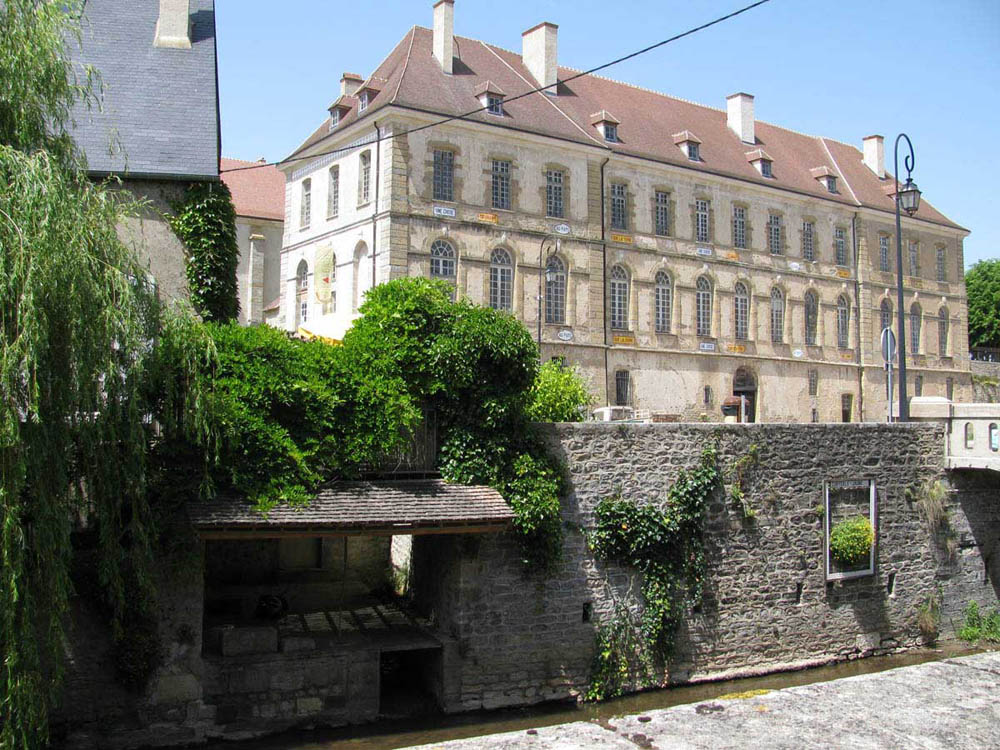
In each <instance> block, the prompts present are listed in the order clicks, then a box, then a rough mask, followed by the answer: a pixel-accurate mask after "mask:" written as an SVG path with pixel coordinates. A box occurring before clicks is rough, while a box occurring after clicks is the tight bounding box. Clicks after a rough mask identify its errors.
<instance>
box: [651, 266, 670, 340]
mask: <svg viewBox="0 0 1000 750" xmlns="http://www.w3.org/2000/svg"><path fill="white" fill-rule="evenodd" d="M672 302H673V289H672V288H671V286H670V277H669V276H668V275H667V274H666V273H665V272H663V271H660V272H659V273H657V274H656V289H655V303H654V310H653V312H654V317H655V319H656V320H655V324H656V332H657V333H670V312H671V307H672Z"/></svg>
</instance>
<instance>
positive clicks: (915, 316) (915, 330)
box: [910, 302, 923, 354]
mask: <svg viewBox="0 0 1000 750" xmlns="http://www.w3.org/2000/svg"><path fill="white" fill-rule="evenodd" d="M922 321H923V312H922V311H921V309H920V305H919V304H917V303H916V302H914V303H913V304H912V305H910V354H920V323H921V322H922Z"/></svg>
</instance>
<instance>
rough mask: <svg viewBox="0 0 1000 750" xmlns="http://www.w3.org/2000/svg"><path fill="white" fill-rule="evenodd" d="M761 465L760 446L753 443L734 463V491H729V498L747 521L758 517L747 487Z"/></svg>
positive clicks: (732, 477) (731, 475)
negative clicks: (748, 495) (754, 471)
mask: <svg viewBox="0 0 1000 750" xmlns="http://www.w3.org/2000/svg"><path fill="white" fill-rule="evenodd" d="M759 463H760V446H759V445H757V443H752V444H751V445H750V447H749V448H748V449H747V452H746V453H744V454H743V455H742V456H740V457H739V458H738V459H736V461H735V462H733V467H732V470H731V474H730V477H731V479H732V489H730V491H729V498H730V500H732V502H733V504H734V505H738V506H739V508H740V510H741V511H742V512H743V517H744V518H746V519H754V518H756V517H757V511H756V510H755V509H754V507H753V506H752V505H751V504H750V500H749V499H748V498H747V491H748V489H747V485H748V484H749V480H750V476H751V473H752V472H753V470H754V469H755V468H756V467H757V465H758V464H759Z"/></svg>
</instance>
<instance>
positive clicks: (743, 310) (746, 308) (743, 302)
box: [733, 281, 750, 341]
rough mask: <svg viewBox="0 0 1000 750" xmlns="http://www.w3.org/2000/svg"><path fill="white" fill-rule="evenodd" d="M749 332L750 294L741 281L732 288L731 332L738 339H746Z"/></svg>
mask: <svg viewBox="0 0 1000 750" xmlns="http://www.w3.org/2000/svg"><path fill="white" fill-rule="evenodd" d="M749 333H750V294H749V293H748V292H747V288H746V285H745V284H744V283H743V282H742V281H741V282H737V284H736V286H735V287H734V288H733V334H734V336H735V337H736V339H737V340H738V341H746V340H747V338H749Z"/></svg>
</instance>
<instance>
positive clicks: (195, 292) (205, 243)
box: [170, 182, 240, 321]
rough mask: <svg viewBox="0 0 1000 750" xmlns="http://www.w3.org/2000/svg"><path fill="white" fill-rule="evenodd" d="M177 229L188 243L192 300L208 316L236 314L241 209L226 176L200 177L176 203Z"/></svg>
mask: <svg viewBox="0 0 1000 750" xmlns="http://www.w3.org/2000/svg"><path fill="white" fill-rule="evenodd" d="M172 208H173V209H174V213H175V216H174V217H173V218H172V219H171V222H170V223H171V226H172V227H173V229H174V232H175V233H176V234H177V236H178V237H179V238H180V240H181V242H183V243H184V247H185V248H186V249H187V252H188V257H187V282H188V289H189V291H190V293H191V303H192V304H193V305H194V308H195V310H197V311H198V312H199V313H200V314H201V316H202V317H203V318H204V319H205V320H217V321H226V320H233V319H235V318H236V316H237V315H239V311H240V307H239V300H238V298H237V295H236V266H237V264H238V263H239V256H240V251H239V247H238V246H237V243H236V209H235V208H234V207H233V197H232V195H231V194H230V192H229V188H228V187H227V186H226V184H225V183H224V182H196V183H193V184H192V185H190V186H189V187H188V189H187V191H186V192H185V194H184V200H183V201H180V202H179V203H177V204H176V205H174V206H172Z"/></svg>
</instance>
